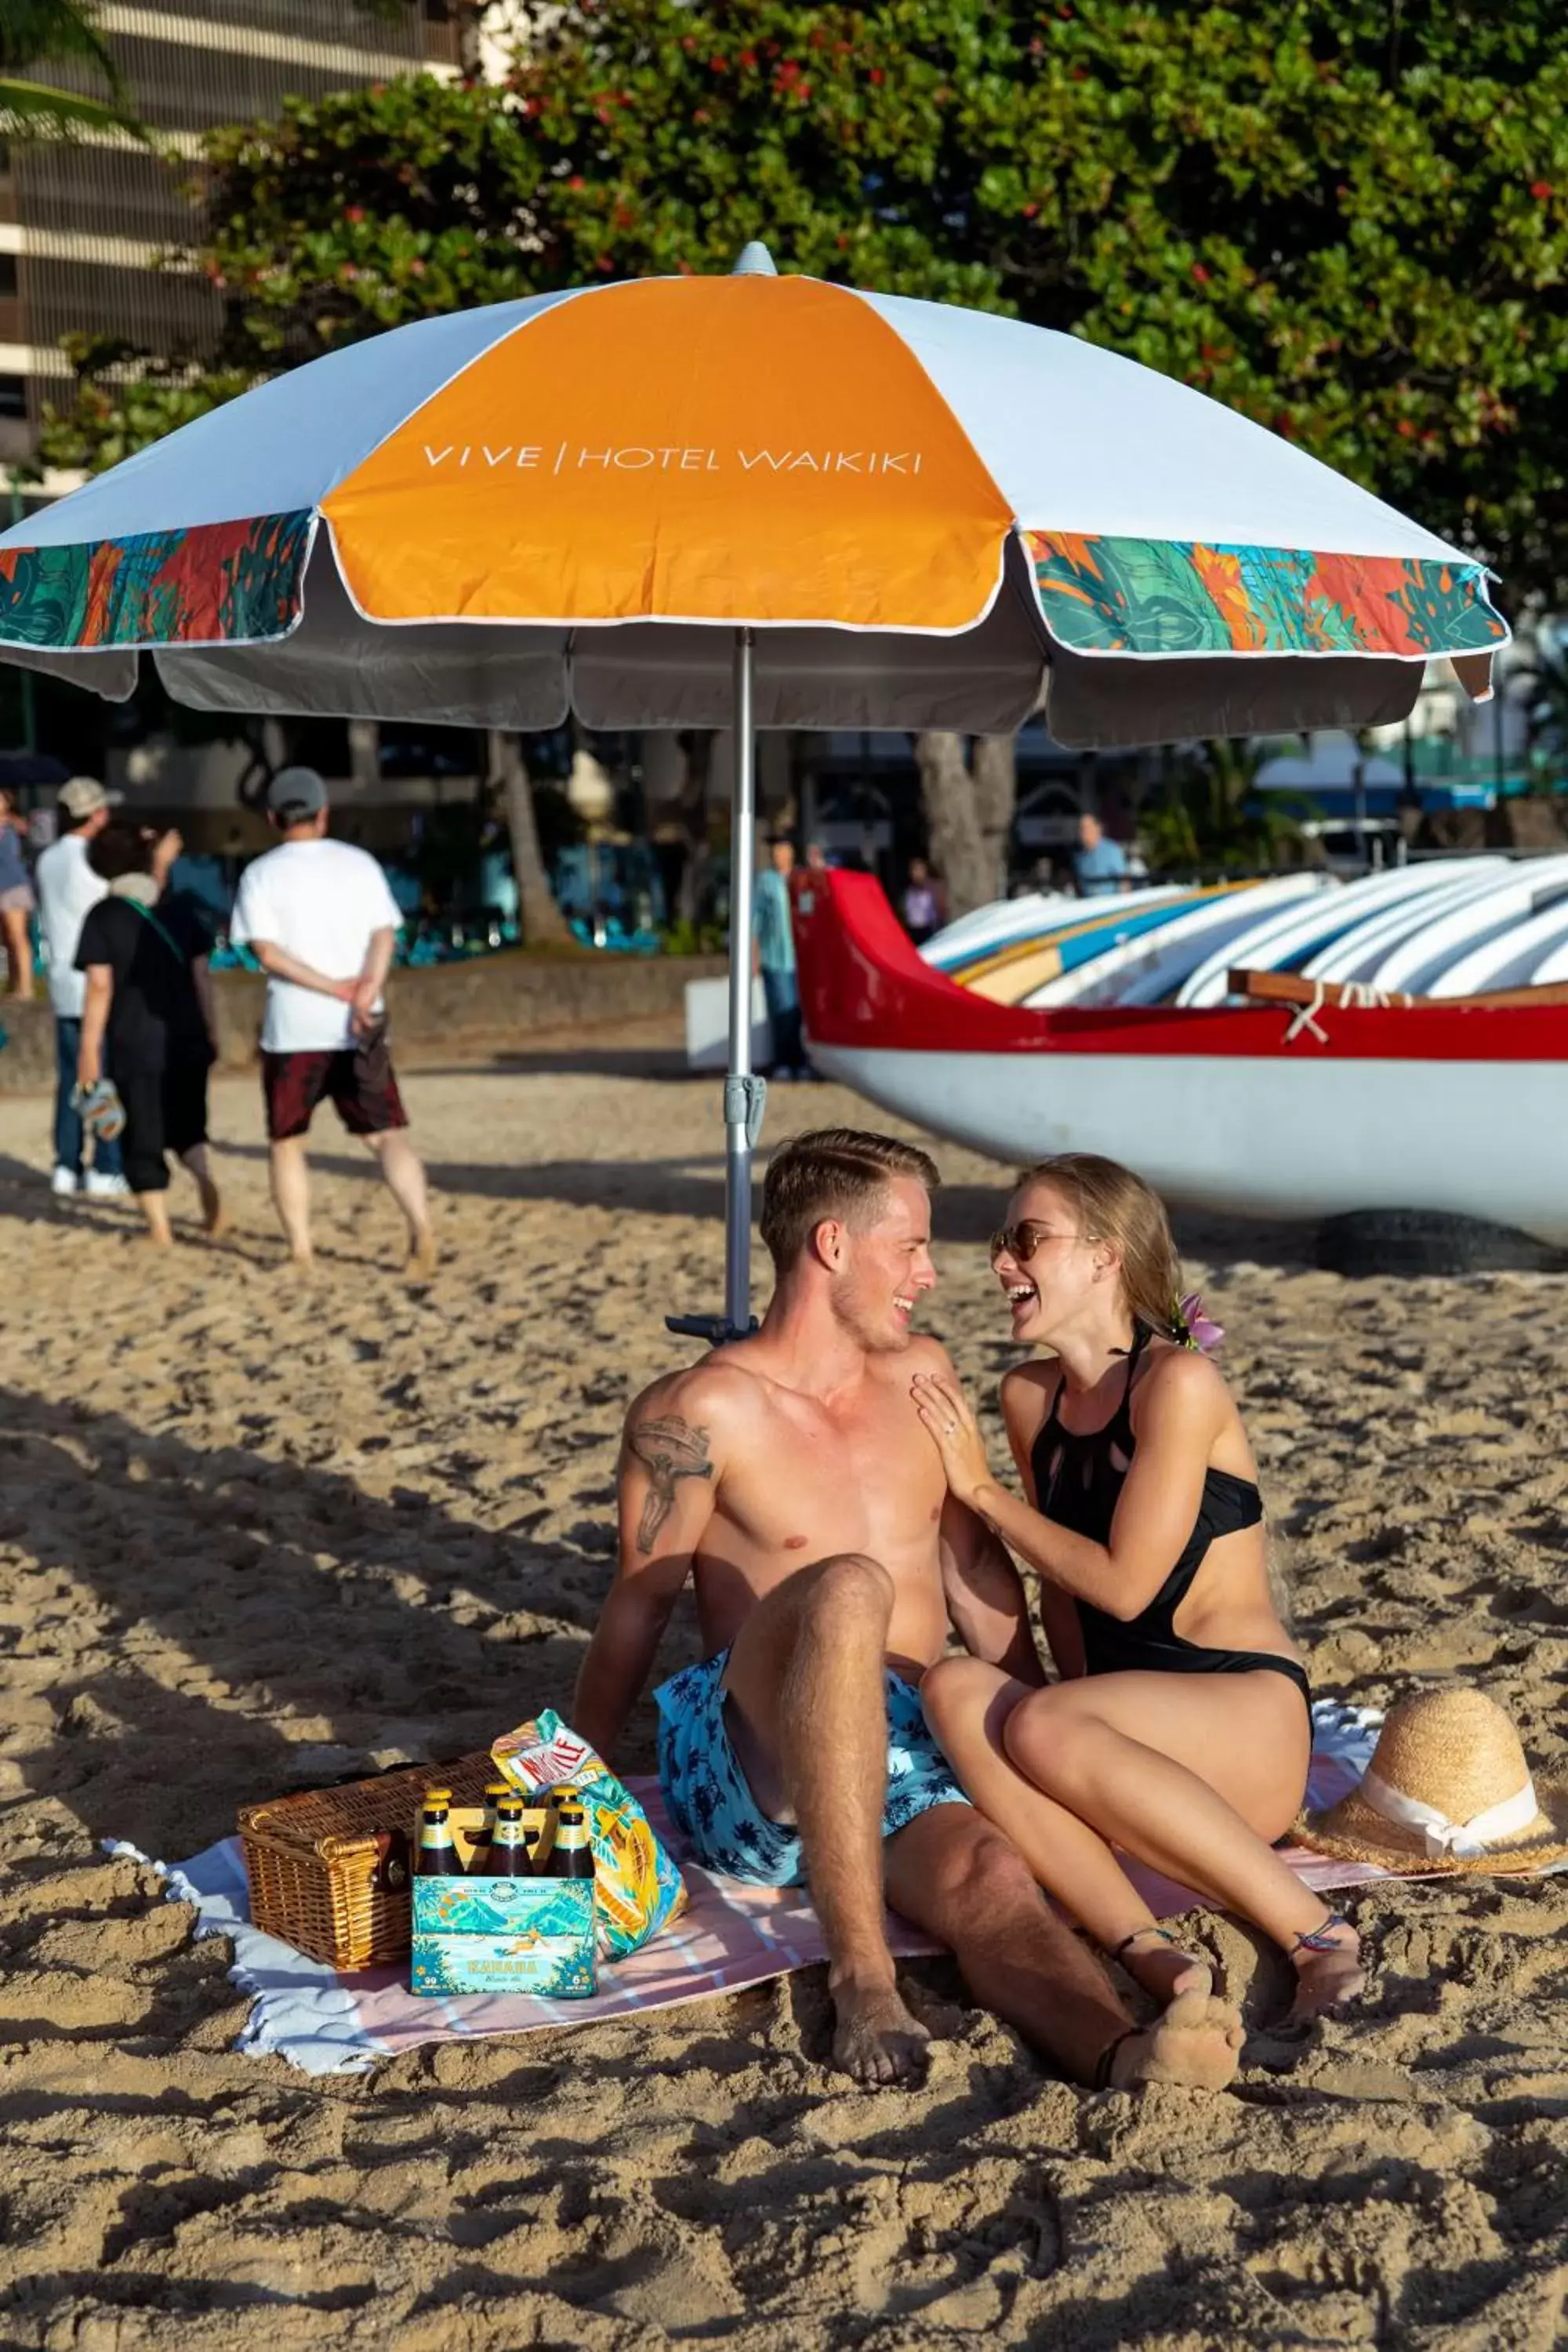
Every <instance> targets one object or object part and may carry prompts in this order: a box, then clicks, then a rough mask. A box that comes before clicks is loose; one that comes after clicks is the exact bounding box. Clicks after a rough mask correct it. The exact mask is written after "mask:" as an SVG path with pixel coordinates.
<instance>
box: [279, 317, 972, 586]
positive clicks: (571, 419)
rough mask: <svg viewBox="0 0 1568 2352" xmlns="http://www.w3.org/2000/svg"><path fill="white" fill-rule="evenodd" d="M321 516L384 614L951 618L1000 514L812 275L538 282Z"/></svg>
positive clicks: (953, 436) (930, 396) (340, 554)
mask: <svg viewBox="0 0 1568 2352" xmlns="http://www.w3.org/2000/svg"><path fill="white" fill-rule="evenodd" d="M322 511H323V513H324V514H325V516H326V518H327V520H328V522H329V524H330V526H331V532H332V538H333V543H334V547H335V550H336V553H337V558H338V563H339V567H340V569H341V571H342V575H343V578H344V581H345V582H346V583H347V586H348V589H349V593H350V594H351V595H352V596H353V600H354V602H355V604H357V605H358V606H359V607H360V609H361V611H362V612H363V613H364V614H366V615H367V616H368V617H369V618H371V619H373V620H378V621H416V620H429V619H436V618H441V619H454V620H538V621H543V622H549V621H557V622H562V623H567V624H574V625H581V624H585V623H593V622H615V621H631V620H689V621H702V622H721V623H729V624H731V625H733V624H737V623H742V622H744V623H751V624H752V625H762V626H766V625H770V624H772V625H780V624H789V623H794V624H797V625H812V624H822V625H835V626H837V627H839V628H851V629H855V628H860V629H900V630H921V631H931V632H936V633H946V632H956V631H960V630H963V629H967V628H970V627H972V626H973V625H974V624H975V623H976V622H978V621H979V620H980V619H982V618H983V616H984V614H985V612H986V610H987V608H988V607H989V605H990V604H991V602H992V600H993V598H994V595H995V593H996V590H997V586H998V583H999V581H1000V578H1001V572H1002V559H1003V551H1004V548H1005V542H1006V539H1007V536H1008V533H1009V530H1010V529H1011V526H1012V516H1011V513H1010V511H1009V509H1008V507H1007V504H1006V501H1005V499H1004V498H1003V496H1002V493H1001V491H1000V490H999V489H998V488H996V485H995V484H994V482H993V481H992V479H991V478H990V476H989V474H988V473H987V472H986V470H985V467H984V465H983V464H982V463H981V461H980V459H979V458H978V457H976V455H975V453H974V451H973V447H972V446H971V444H970V442H969V440H968V437H967V436H966V435H965V434H964V432H963V429H962V427H961V426H960V425H959V423H958V421H957V419H956V417H955V416H954V415H953V414H952V410H951V409H950V408H949V407H948V405H947V404H946V402H945V401H944V400H943V399H942V395H941V394H940V393H939V392H938V391H937V389H936V387H935V385H934V384H933V383H932V382H931V378H930V376H929V375H928V374H927V373H926V372H925V370H924V368H922V366H921V363H920V362H919V361H918V360H917V359H915V358H914V357H913V356H912V354H911V353H910V351H909V350H908V348H907V347H906V345H905V344H904V342H903V341H902V340H901V339H900V337H899V336H898V335H897V334H896V333H895V332H894V331H893V330H892V329H891V328H890V327H889V326H888V325H887V324H886V322H885V321H884V320H882V319H881V318H879V316H878V314H877V312H876V311H875V310H872V309H871V307H870V306H869V305H868V304H867V303H866V302H864V301H862V300H861V299H859V298H858V296H857V295H855V294H852V293H849V292H847V291H846V290H845V289H842V288H839V287H834V286H826V285H822V284H819V283H817V282H816V281H815V280H813V279H809V278H785V279H782V280H781V279H766V278H756V279H741V280H735V279H723V278H717V279H689V278H673V279H651V280H647V281H645V282H640V283H637V282H634V283H630V284H626V285H621V286H614V287H606V288H604V289H597V290H594V291H590V292H587V293H584V294H580V295H578V296H575V297H574V299H571V300H569V301H565V302H562V303H558V304H557V305H556V306H555V307H554V308H553V309H551V310H546V311H544V312H543V313H542V315H541V316H538V317H536V318H533V319H531V320H529V321H528V322H527V323H526V324H525V325H522V326H521V327H519V328H517V329H516V330H515V331H513V332H512V333H510V335H508V336H507V337H505V338H504V340H502V341H499V342H498V343H496V344H495V345H494V346H492V348H490V349H489V351H487V352H484V353H483V354H482V355H481V356H480V357H479V358H478V359H476V360H475V361H473V362H472V363H471V364H470V365H468V367H466V368H465V369H464V370H463V371H462V372H461V373H460V374H458V376H457V377H456V379H455V380H454V381H453V382H452V383H448V384H447V385H446V386H445V387H444V388H443V389H442V390H441V391H439V392H437V394H435V395H434V396H433V397H432V398H431V399H429V400H428V401H426V403H425V404H424V406H423V407H421V408H419V409H418V410H416V413H415V414H414V415H412V416H411V417H410V418H409V419H408V420H407V422H406V423H405V424H404V425H401V426H400V427H399V428H398V429H397V430H396V431H395V432H394V433H392V434H391V435H389V436H387V438H386V439H385V440H384V441H383V442H382V444H381V445H380V446H379V447H378V448H376V449H375V450H374V452H373V453H372V455H371V456H370V457H367V458H366V459H365V460H364V462H363V464H362V465H360V466H359V467H356V468H355V470H354V471H353V473H351V474H350V475H349V476H348V477H347V478H346V479H345V480H343V481H342V483H341V484H340V485H339V486H338V487H337V488H335V489H334V490H332V491H331V493H330V494H329V495H328V497H327V498H326V499H324V500H323V501H322ZM737 558H739V560H737Z"/></svg>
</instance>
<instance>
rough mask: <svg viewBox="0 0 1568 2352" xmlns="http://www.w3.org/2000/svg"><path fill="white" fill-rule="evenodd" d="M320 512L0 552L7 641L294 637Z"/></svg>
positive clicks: (84, 646) (89, 644) (54, 644)
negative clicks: (312, 539) (303, 581)
mask: <svg viewBox="0 0 1568 2352" xmlns="http://www.w3.org/2000/svg"><path fill="white" fill-rule="evenodd" d="M313 520H314V517H313V515H312V513H311V510H310V509H309V508H308V507H306V508H301V509H299V510H298V511H297V512H295V513H293V514H277V515H256V516H253V517H251V518H250V519H249V520H247V521H243V522H214V523H198V524H195V525H193V527H192V528H191V529H190V530H155V531H146V532H143V533H142V534H140V535H139V536H137V537H136V538H134V539H102V540H96V541H85V542H82V543H80V544H78V545H76V546H68V547H7V548H3V549H0V644H10V645H25V646H46V647H48V648H50V649H58V650H61V651H68V650H73V649H74V650H77V651H91V650H92V649H93V648H95V647H99V646H148V645H152V646H177V645H221V644H227V643H234V644H238V643H244V642H251V643H254V642H255V641H256V640H257V639H258V638H263V639H264V638H268V637H281V636H285V635H287V634H288V632H289V630H290V629H291V628H292V627H293V625H294V624H295V622H296V621H297V620H298V619H299V616H300V581H301V579H302V577H303V575H304V570H305V559H306V557H307V556H308V555H309V553H310V536H311V527H312V523H313Z"/></svg>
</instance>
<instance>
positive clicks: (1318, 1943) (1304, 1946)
mask: <svg viewBox="0 0 1568 2352" xmlns="http://www.w3.org/2000/svg"><path fill="white" fill-rule="evenodd" d="M1336 1927H1349V1928H1350V1932H1351V1934H1352V1936H1355V1938H1356V1946H1357V1949H1356V1950H1353V1951H1352V1950H1351V1949H1349V1948H1347V1947H1346V1946H1345V1945H1343V1944H1341V1943H1337V1942H1336V1941H1335V1939H1334V1936H1333V1933H1332V1931H1333V1929H1334V1928H1336ZM1145 1933H1147V1930H1145ZM1360 1944H1361V1937H1360V1936H1359V1935H1356V1930H1355V1929H1354V1927H1351V1923H1350V1921H1349V1920H1348V1919H1347V1918H1346V1917H1345V1915H1344V1913H1343V1912H1342V1911H1331V1912H1330V1914H1329V1916H1328V1917H1327V1918H1326V1919H1325V1920H1324V1922H1323V1924H1322V1926H1321V1927H1314V1928H1313V1930H1312V1932H1311V1934H1310V1936H1298V1937H1297V1938H1296V1940H1295V1942H1294V1943H1293V1944H1292V1945H1291V1947H1290V1951H1289V1958H1291V1959H1294V1958H1295V1957H1296V1955H1297V1953H1298V1952H1308V1953H1314V1952H1343V1953H1344V1956H1345V1958H1346V1959H1347V1960H1350V1959H1355V1958H1359V1957H1360V1951H1359V1948H1360ZM1117 1949H1118V1950H1119V1951H1120V1949H1121V1946H1120V1945H1118V1947H1117Z"/></svg>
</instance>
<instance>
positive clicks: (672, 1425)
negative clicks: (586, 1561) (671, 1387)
mask: <svg viewBox="0 0 1568 2352" xmlns="http://www.w3.org/2000/svg"><path fill="white" fill-rule="evenodd" d="M626 1448H627V1451H628V1452H629V1453H630V1454H633V1455H634V1456H635V1457H636V1459H637V1461H638V1462H640V1463H641V1464H642V1465H643V1468H644V1469H645V1470H646V1471H647V1475H648V1490H647V1498H646V1500H645V1501H644V1504H643V1507H642V1517H641V1518H640V1519H639V1520H638V1521H637V1549H638V1551H640V1552H650V1551H652V1549H653V1547H654V1538H655V1537H656V1536H657V1535H658V1531H659V1529H660V1528H662V1527H663V1525H664V1523H665V1521H666V1519H668V1517H669V1515H670V1513H671V1511H673V1510H674V1508H675V1488H676V1484H677V1481H678V1480H679V1479H681V1478H711V1477H712V1475H713V1465H712V1464H711V1462H710V1461H709V1459H708V1432H707V1431H706V1430H705V1429H694V1428H693V1427H692V1425H691V1423H690V1422H689V1421H682V1419H681V1417H680V1415H679V1413H678V1412H672V1413H666V1414H665V1415H663V1416H662V1417H661V1418H660V1419H659V1420H658V1421H639V1422H638V1423H637V1425H636V1426H635V1428H632V1429H629V1430H628V1431H627V1432H626Z"/></svg>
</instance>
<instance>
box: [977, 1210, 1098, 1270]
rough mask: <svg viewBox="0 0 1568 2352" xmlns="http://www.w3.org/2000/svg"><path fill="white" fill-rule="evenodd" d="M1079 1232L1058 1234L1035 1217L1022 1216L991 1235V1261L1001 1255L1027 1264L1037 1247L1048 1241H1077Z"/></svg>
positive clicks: (1020, 1263) (1041, 1247)
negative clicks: (1013, 1223) (1037, 1221)
mask: <svg viewBox="0 0 1568 2352" xmlns="http://www.w3.org/2000/svg"><path fill="white" fill-rule="evenodd" d="M1078 1238H1079V1236H1078V1234H1058V1233H1056V1232H1054V1231H1053V1230H1052V1228H1051V1227H1050V1226H1049V1225H1042V1224H1037V1223H1036V1221H1035V1219H1034V1218H1033V1217H1021V1218H1020V1219H1019V1221H1018V1223H1016V1225H1001V1226H999V1227H998V1228H997V1230H996V1232H995V1233H994V1234H992V1236H991V1263H992V1265H995V1263H996V1261H997V1259H998V1258H999V1257H1010V1258H1012V1259H1013V1260H1014V1262H1015V1264H1016V1265H1027V1264H1028V1261H1029V1260H1030V1258H1032V1257H1033V1256H1034V1255H1035V1252H1036V1251H1037V1249H1043V1248H1044V1246H1045V1244H1046V1243H1047V1242H1076V1241H1077V1240H1078Z"/></svg>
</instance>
